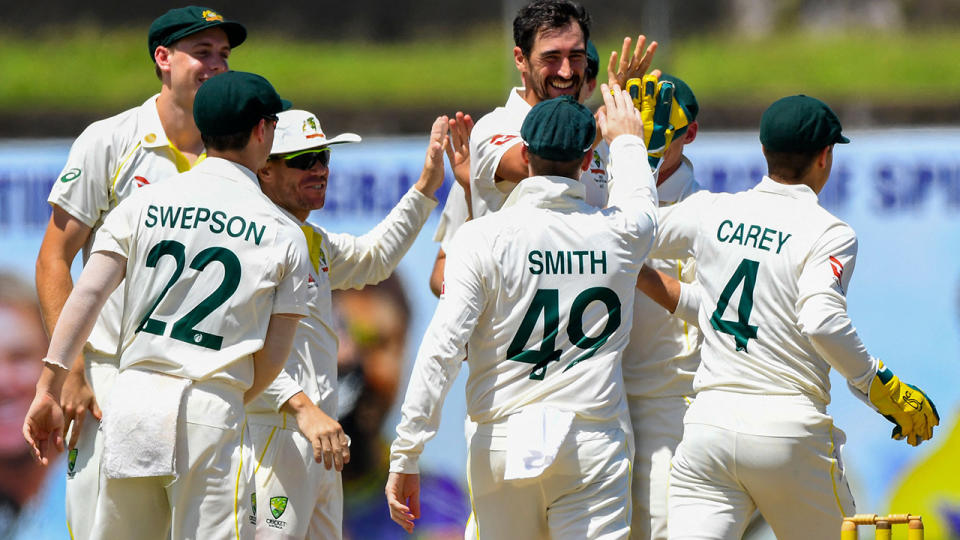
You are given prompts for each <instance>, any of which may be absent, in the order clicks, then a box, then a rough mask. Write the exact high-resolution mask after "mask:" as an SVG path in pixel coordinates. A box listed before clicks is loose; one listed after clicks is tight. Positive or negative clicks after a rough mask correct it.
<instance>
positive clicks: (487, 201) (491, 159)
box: [433, 87, 610, 252]
mask: <svg viewBox="0 0 960 540" xmlns="http://www.w3.org/2000/svg"><path fill="white" fill-rule="evenodd" d="M523 92H524V89H523V88H522V87H518V88H513V89H511V90H510V94H509V95H508V96H507V103H506V104H505V105H504V106H503V107H497V108H496V109H494V110H493V111H491V112H489V113H487V114H486V115H484V116H483V118H481V119H480V120H478V121H477V123H476V124H475V125H474V126H473V131H472V132H470V198H471V201H472V203H473V217H474V219H476V218H478V217H480V216H483V215H486V214H489V213H491V212H496V211H497V210H499V209H500V207H501V206H503V202H504V201H505V200H506V198H507V195H509V193H510V191H511V190H512V187H513V186H514V185H516V184H514V183H513V182H499V184H498V182H497V181H496V176H497V167H499V166H500V158H502V157H503V154H505V153H506V152H507V150H509V149H510V148H512V147H513V146H514V145H516V144H522V143H523V139H522V138H521V137H520V128H521V127H523V121H524V119H526V117H527V113H529V112H530V109H532V108H533V107H531V105H530V104H529V103H527V102H526V100H524V99H523ZM609 153H610V149H609V147H608V146H607V143H606V142H604V141H601V142H600V144H598V145H597V147H596V148H595V149H594V151H593V159H592V160H591V161H590V167H589V168H588V169H587V170H586V171H584V172H583V173H582V174H581V175H580V182H581V183H582V184H583V186H584V188H585V190H586V196H585V199H586V201H587V203H588V204H590V205H592V206H595V207H597V208H603V207H605V206H606V205H607V192H608V187H607V182H608V174H607V161H608V155H609ZM464 195H465V194H464V191H463V188H462V187H460V185H459V184H457V185H455V186H453V187H452V188H451V189H450V195H448V196H447V202H446V204H445V205H444V207H443V213H442V215H441V216H440V223H439V224H437V231H436V233H435V234H434V237H433V239H434V241H436V242H440V247H441V248H443V250H444V251H445V252H447V251H449V249H448V248H449V245H450V241H451V239H453V236H454V234H455V233H456V232H457V230H458V229H459V228H460V226H461V225H463V223H464V222H465V221H466V220H467V215H468V214H467V203H466V200H465V196H464Z"/></svg>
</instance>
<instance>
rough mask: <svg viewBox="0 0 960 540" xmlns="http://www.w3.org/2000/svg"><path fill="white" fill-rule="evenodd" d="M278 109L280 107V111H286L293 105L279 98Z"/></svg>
mask: <svg viewBox="0 0 960 540" xmlns="http://www.w3.org/2000/svg"><path fill="white" fill-rule="evenodd" d="M280 107H282V108H281V109H280V111H286V110H288V109H289V108H290V107H293V103H291V102H290V100H288V99H283V98H280Z"/></svg>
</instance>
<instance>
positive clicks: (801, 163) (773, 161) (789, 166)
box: [763, 148, 823, 182]
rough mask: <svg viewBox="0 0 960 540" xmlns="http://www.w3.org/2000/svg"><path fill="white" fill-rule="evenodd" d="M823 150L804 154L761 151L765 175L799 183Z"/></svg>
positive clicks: (809, 151)
mask: <svg viewBox="0 0 960 540" xmlns="http://www.w3.org/2000/svg"><path fill="white" fill-rule="evenodd" d="M822 151H823V148H821V149H819V150H808V151H806V152H774V151H772V150H767V149H766V148H764V149H763V157H765V158H766V159H767V174H768V175H769V176H770V177H771V178H777V179H778V180H783V181H786V182H799V181H800V180H802V179H803V177H804V176H806V174H807V171H809V170H810V167H812V166H813V162H814V160H816V159H817V156H818V155H819V154H820V152H822Z"/></svg>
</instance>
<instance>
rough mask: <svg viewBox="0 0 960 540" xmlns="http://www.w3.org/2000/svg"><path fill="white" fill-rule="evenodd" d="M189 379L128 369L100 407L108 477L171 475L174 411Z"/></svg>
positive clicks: (175, 430)
mask: <svg viewBox="0 0 960 540" xmlns="http://www.w3.org/2000/svg"><path fill="white" fill-rule="evenodd" d="M189 384H190V380H189V379H182V378H180V377H171V376H169V375H164V374H162V373H156V372H149V371H140V370H136V369H128V370H124V371H121V372H120V373H119V374H117V380H116V382H115V383H114V385H113V391H112V393H111V394H110V399H109V403H108V404H107V407H105V408H104V410H103V423H102V424H101V428H102V429H103V472H104V474H105V475H106V476H107V478H145V477H151V476H171V475H172V476H176V450H177V417H178V416H179V414H180V401H181V399H182V398H183V392H184V390H185V389H186V388H187V386H189Z"/></svg>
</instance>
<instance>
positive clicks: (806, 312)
mask: <svg viewBox="0 0 960 540" xmlns="http://www.w3.org/2000/svg"><path fill="white" fill-rule="evenodd" d="M760 142H761V143H762V145H763V153H764V157H765V158H766V160H767V166H768V174H767V176H766V177H764V178H763V180H761V182H760V183H759V184H758V185H757V186H756V187H754V188H753V189H750V190H747V191H745V192H741V193H736V194H720V193H716V194H715V193H707V192H699V193H696V194H694V195H692V196H690V197H689V198H688V199H686V200H685V201H683V202H681V203H679V204H676V205H674V206H671V207H667V208H664V209H662V211H661V216H660V219H661V221H660V227H659V231H658V235H657V240H656V245H655V247H654V250H653V251H652V252H651V255H652V256H655V257H664V258H684V257H689V256H694V257H695V258H696V260H697V268H696V281H697V282H698V283H699V286H693V287H691V286H689V285H685V284H680V283H678V282H677V281H676V280H674V279H673V278H672V277H670V276H666V275H663V274H662V273H660V274H657V276H659V279H660V280H661V283H663V284H667V285H664V290H666V291H669V294H668V295H667V296H660V294H659V293H657V292H656V291H651V294H653V296H654V297H657V298H659V299H660V300H658V301H659V302H661V303H662V305H664V307H667V308H668V309H671V310H673V309H676V310H677V311H678V312H679V313H689V311H690V307H691V306H693V307H697V311H696V313H697V317H698V319H699V325H700V329H701V331H702V332H703V336H704V339H703V346H702V349H701V362H700V367H699V368H698V369H697V373H696V376H695V378H694V382H693V387H694V390H695V391H696V392H697V397H696V400H694V402H693V404H692V405H691V406H690V408H689V410H688V411H687V413H686V416H685V417H684V431H683V440H682V441H681V443H680V445H679V447H678V448H677V450H676V454H675V455H674V457H673V461H672V470H671V474H670V495H669V515H670V520H669V524H668V528H669V535H670V538H717V539H721V538H722V539H735V538H740V537H741V536H742V534H743V531H744V528H745V527H746V525H747V521H748V519H749V517H750V515H751V514H752V513H753V511H754V510H755V509H757V508H759V510H760V513H761V514H762V515H763V517H764V518H765V519H766V521H767V522H768V523H769V524H770V526H771V528H772V529H773V532H774V534H776V536H777V538H781V539H791V538H796V539H800V538H835V537H836V535H837V531H838V530H839V529H840V524H841V521H842V519H841V518H842V517H843V516H844V515H852V514H853V513H854V511H855V509H854V501H853V497H852V496H851V494H850V490H849V488H848V486H847V479H846V476H845V473H844V468H843V462H842V459H841V452H840V451H841V448H842V446H843V443H844V434H843V432H842V431H840V430H839V429H837V428H836V427H834V426H833V419H832V418H831V417H830V415H828V414H827V412H826V408H827V404H828V403H829V401H830V381H829V372H830V369H831V368H834V369H836V370H837V371H839V372H840V374H841V375H843V376H844V377H845V378H846V379H847V381H848V386H849V387H850V389H851V390H852V391H853V393H854V394H856V395H857V396H858V397H860V398H861V399H862V400H863V401H865V402H866V403H867V404H868V405H870V406H871V407H872V408H874V409H875V410H877V411H878V412H880V413H881V414H883V415H885V416H886V417H887V418H888V419H889V420H891V421H892V422H894V424H896V427H895V428H894V430H893V436H894V438H895V439H906V440H907V441H908V442H909V443H910V444H911V445H918V444H920V443H921V442H923V441H925V440H928V439H930V438H931V437H932V435H933V428H934V426H936V425H937V424H938V423H939V416H938V414H937V411H936V408H935V407H934V405H933V403H932V402H931V401H930V400H929V399H928V398H927V396H926V395H925V394H924V393H923V392H922V391H920V390H919V389H918V388H916V387H913V386H911V385H908V384H905V383H903V382H901V381H900V379H899V378H898V377H897V376H896V375H894V374H893V373H892V372H891V371H890V369H889V368H888V367H886V366H885V365H884V363H883V362H882V361H880V360H879V359H877V358H875V357H873V356H871V355H870V354H868V353H867V350H866V348H865V347H864V345H863V343H862V342H861V340H860V338H859V336H858V335H857V332H856V330H855V329H854V327H853V324H852V322H851V321H850V319H849V317H848V316H847V310H846V307H847V306H846V294H847V291H848V290H849V287H850V280H851V275H852V273H853V269H854V266H855V264H856V256H857V237H856V234H855V233H854V231H853V229H851V228H850V226H849V225H847V224H846V223H844V222H842V221H840V220H839V219H837V218H836V217H834V216H833V215H831V214H830V213H829V212H827V211H826V210H824V209H823V207H821V206H820V205H819V204H818V202H817V194H818V193H819V192H820V190H821V189H822V188H823V186H824V184H825V183H826V182H827V179H828V177H829V175H830V169H831V167H832V164H833V149H834V145H835V144H838V143H839V144H843V143H848V142H849V140H848V139H847V138H846V137H845V136H843V134H842V133H841V125H840V121H839V119H838V118H837V116H836V115H835V114H834V113H833V111H832V110H830V108H829V107H828V106H827V105H826V104H825V103H823V102H822V101H820V100H817V99H814V98H811V97H808V96H803V95H797V96H790V97H786V98H783V99H780V100H778V101H776V102H774V103H773V104H772V105H771V106H770V107H769V108H768V109H767V110H766V112H764V114H763V117H762V119H761V122H760ZM647 273H648V272H646V271H645V272H644V275H646V274H647ZM648 284H649V282H648V281H647V280H646V279H640V280H639V283H638V285H639V286H641V287H643V290H644V291H645V292H646V291H648V290H649V287H647V285H648Z"/></svg>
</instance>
